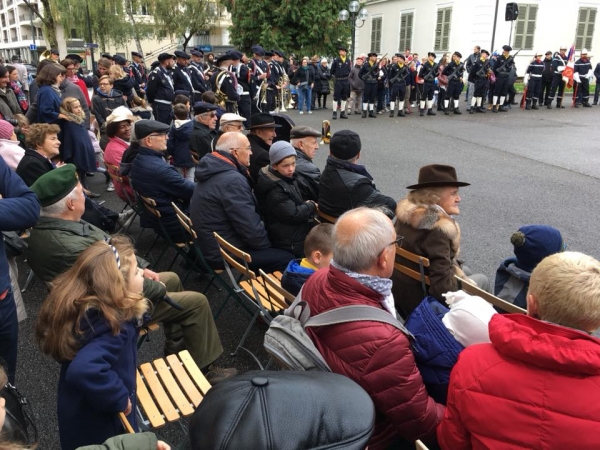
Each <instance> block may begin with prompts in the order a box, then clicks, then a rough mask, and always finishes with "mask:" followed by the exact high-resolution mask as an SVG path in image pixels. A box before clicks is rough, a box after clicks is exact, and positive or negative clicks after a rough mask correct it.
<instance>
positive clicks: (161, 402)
mask: <svg viewBox="0 0 600 450" xmlns="http://www.w3.org/2000/svg"><path fill="white" fill-rule="evenodd" d="M140 370H141V371H142V375H144V378H145V380H146V384H147V385H148V388H149V389H150V392H152V396H153V397H154V399H155V400H156V403H157V405H158V407H159V408H160V410H161V411H162V413H163V414H164V416H165V418H166V419H167V422H174V421H176V420H178V419H179V414H178V413H177V410H176V409H175V407H174V406H173V403H171V400H170V399H169V396H168V395H167V393H166V392H165V390H164V388H163V387H162V385H161V384H160V381H159V379H158V377H157V376H156V373H155V372H154V368H153V367H152V365H151V364H150V363H145V364H142V365H141V366H140Z"/></svg>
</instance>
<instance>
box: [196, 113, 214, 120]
mask: <svg viewBox="0 0 600 450" xmlns="http://www.w3.org/2000/svg"><path fill="white" fill-rule="evenodd" d="M200 115H201V116H204V117H210V118H211V119H212V118H213V117H215V116H216V115H217V113H214V112H211V113H202V114H200Z"/></svg>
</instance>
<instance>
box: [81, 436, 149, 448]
mask: <svg viewBox="0 0 600 450" xmlns="http://www.w3.org/2000/svg"><path fill="white" fill-rule="evenodd" d="M157 444H158V440H157V439H156V435H155V434H154V433H136V434H121V435H119V436H115V437H112V438H110V439H107V440H106V442H104V444H100V445H86V446H85V447H79V448H78V449H77V450H156V445H157Z"/></svg>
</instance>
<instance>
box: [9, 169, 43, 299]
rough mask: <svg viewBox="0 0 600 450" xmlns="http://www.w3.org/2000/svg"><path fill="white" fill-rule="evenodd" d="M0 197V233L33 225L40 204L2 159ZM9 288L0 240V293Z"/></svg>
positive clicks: (37, 215)
mask: <svg viewBox="0 0 600 450" xmlns="http://www.w3.org/2000/svg"><path fill="white" fill-rule="evenodd" d="M0 195H2V200H0V217H2V222H1V226H0V231H21V230H25V229H27V228H29V227H32V226H33V225H35V222H36V221H37V219H38V217H39V215H40V202H39V201H38V198H37V196H36V195H35V194H34V193H33V192H32V191H30V190H29V188H28V187H27V185H26V184H25V183H24V182H23V180H22V179H21V178H20V177H19V176H17V175H16V174H15V173H14V172H13V171H12V170H11V169H10V168H9V167H8V166H7V165H6V163H5V162H4V159H2V158H0ZM10 286H11V285H10V276H9V271H8V260H7V259H6V251H5V248H4V239H0V293H1V292H4V291H6V290H7V289H10Z"/></svg>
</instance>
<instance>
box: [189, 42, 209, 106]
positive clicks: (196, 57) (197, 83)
mask: <svg viewBox="0 0 600 450" xmlns="http://www.w3.org/2000/svg"><path fill="white" fill-rule="evenodd" d="M190 54H191V56H192V59H191V60H190V63H189V65H188V67H187V69H188V73H189V74H190V76H191V77H192V86H193V87H194V98H196V99H199V98H201V97H202V94H203V93H205V92H206V91H207V90H208V88H207V87H206V78H205V76H204V63H203V62H202V58H203V57H204V53H202V52H201V51H200V50H192V51H191V52H190Z"/></svg>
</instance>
